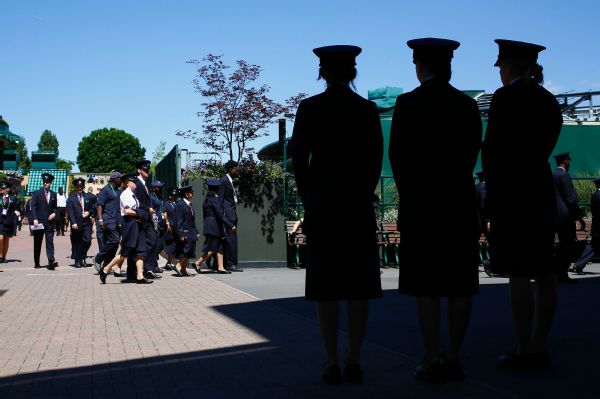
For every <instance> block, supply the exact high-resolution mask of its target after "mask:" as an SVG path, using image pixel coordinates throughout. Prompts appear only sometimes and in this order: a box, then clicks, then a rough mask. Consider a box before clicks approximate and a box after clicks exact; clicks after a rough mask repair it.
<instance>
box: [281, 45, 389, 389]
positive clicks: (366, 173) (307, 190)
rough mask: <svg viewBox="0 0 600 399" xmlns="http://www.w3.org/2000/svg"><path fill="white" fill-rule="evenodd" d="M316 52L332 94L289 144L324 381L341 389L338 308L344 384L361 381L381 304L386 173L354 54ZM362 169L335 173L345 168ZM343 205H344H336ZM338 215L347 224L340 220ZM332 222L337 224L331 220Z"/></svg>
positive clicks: (301, 112)
mask: <svg viewBox="0 0 600 399" xmlns="http://www.w3.org/2000/svg"><path fill="white" fill-rule="evenodd" d="M313 52H314V53H315V54H316V55H317V56H318V57H319V59H320V69H319V79H320V78H323V79H325V81H326V83H327V89H326V90H325V91H324V92H323V93H321V94H318V95H316V96H313V97H310V98H307V99H305V100H303V101H302V102H301V103H300V106H299V107H298V112H297V114H296V121H295V123H294V132H293V136H292V158H293V162H294V173H295V176H296V183H297V185H298V193H299V195H300V198H301V200H302V204H303V205H304V209H305V217H304V232H305V233H306V235H307V243H308V248H307V249H308V262H307V267H306V298H307V299H309V300H312V301H316V302H317V317H318V319H319V325H320V329H321V337H322V339H323V343H324V346H325V353H326V357H327V359H326V365H325V369H324V371H323V379H324V380H325V381H326V382H328V383H339V382H340V380H341V376H340V374H341V372H340V368H339V361H338V355H337V334H338V320H339V301H342V300H347V301H348V332H349V349H348V357H347V359H346V368H345V371H344V376H345V378H346V379H347V380H348V381H351V382H360V381H362V370H361V368H360V365H359V364H360V349H361V344H362V341H363V337H364V333H365V329H366V325H367V315H368V306H369V299H372V298H379V297H381V296H382V293H381V281H380V277H379V255H378V252H377V237H376V230H377V224H376V221H375V212H374V210H373V203H372V199H373V192H374V191H375V187H376V186H377V182H378V180H379V175H380V172H381V161H382V157H383V139H382V133H381V124H380V122H379V114H378V112H377V107H376V105H375V104H374V103H373V102H370V101H367V100H365V99H364V98H362V97H361V96H359V95H358V94H356V93H355V92H353V91H352V89H351V88H350V86H352V87H354V84H353V81H354V79H355V78H356V68H355V57H356V56H357V55H358V54H360V52H361V49H360V48H359V47H355V46H328V47H321V48H316V49H314V50H313ZM357 156H358V157H360V166H359V167H352V168H351V171H348V172H347V173H337V172H336V173H332V171H334V170H339V167H340V165H342V164H349V165H352V164H353V163H354V162H356V157H357ZM339 198H343V201H342V202H339V201H336V199H339ZM334 208H335V209H336V212H335V214H338V212H339V213H340V214H344V215H348V217H344V218H338V217H336V216H335V215H334V214H333V213H332V210H333V209H334ZM334 219H335V223H333V220H334ZM334 225H335V231H343V232H349V231H351V232H352V234H351V235H350V236H349V239H350V240H351V242H350V245H352V247H353V248H359V249H360V250H358V251H356V252H354V253H353V256H352V258H351V259H350V260H349V261H348V260H347V259H344V258H343V257H340V256H339V253H338V252H337V251H334V250H333V249H332V245H331V237H332V234H333V235H334V236H335V235H336V234H337V233H336V232H335V231H333V229H334Z"/></svg>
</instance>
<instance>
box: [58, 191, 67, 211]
mask: <svg viewBox="0 0 600 399" xmlns="http://www.w3.org/2000/svg"><path fill="white" fill-rule="evenodd" d="M56 206H57V207H59V208H66V207H67V195H66V194H63V195H60V194H58V193H57V194H56Z"/></svg>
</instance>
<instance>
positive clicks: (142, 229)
mask: <svg viewBox="0 0 600 399" xmlns="http://www.w3.org/2000/svg"><path fill="white" fill-rule="evenodd" d="M150 164H151V162H150V161H149V160H147V159H142V160H139V161H137V162H136V164H135V167H136V173H137V178H136V179H135V180H134V183H135V189H134V190H133V194H135V197H136V199H137V202H138V203H139V204H138V209H140V215H144V216H146V219H145V220H141V219H140V218H139V216H138V220H139V223H140V224H139V226H138V231H137V234H138V236H139V237H140V238H139V240H140V241H145V242H146V245H145V246H143V247H142V246H139V248H140V249H141V248H143V250H144V253H143V258H144V259H146V257H147V256H148V249H149V248H150V247H152V245H153V241H152V239H153V237H154V234H153V233H152V232H151V231H150V230H151V229H152V223H151V218H152V214H151V212H150V208H152V204H151V201H150V190H149V189H148V186H147V184H146V179H148V177H149V176H150ZM141 211H143V212H141ZM133 263H134V262H133V259H132V260H131V265H132V266H133ZM135 263H136V264H137V262H135ZM127 264H128V267H127V278H128V279H130V280H132V279H135V278H136V276H135V270H136V269H135V268H133V267H129V264H130V262H129V261H128V262H127ZM147 271H149V270H148V269H146V268H144V272H147Z"/></svg>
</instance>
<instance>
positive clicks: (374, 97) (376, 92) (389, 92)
mask: <svg viewBox="0 0 600 399" xmlns="http://www.w3.org/2000/svg"><path fill="white" fill-rule="evenodd" d="M400 94H402V89H401V88H400V87H390V86H386V87H381V88H379V89H373V90H369V93H368V96H369V100H371V101H373V102H375V104H377V108H378V109H379V111H386V110H389V109H390V108H393V107H394V105H396V98H397V97H398V96H399V95H400Z"/></svg>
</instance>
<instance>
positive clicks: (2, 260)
mask: <svg viewBox="0 0 600 399" xmlns="http://www.w3.org/2000/svg"><path fill="white" fill-rule="evenodd" d="M0 263H8V262H7V261H6V258H0Z"/></svg>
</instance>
